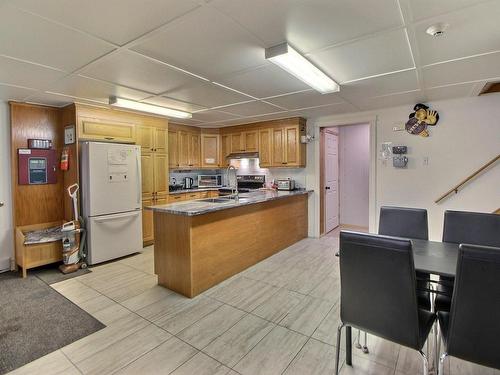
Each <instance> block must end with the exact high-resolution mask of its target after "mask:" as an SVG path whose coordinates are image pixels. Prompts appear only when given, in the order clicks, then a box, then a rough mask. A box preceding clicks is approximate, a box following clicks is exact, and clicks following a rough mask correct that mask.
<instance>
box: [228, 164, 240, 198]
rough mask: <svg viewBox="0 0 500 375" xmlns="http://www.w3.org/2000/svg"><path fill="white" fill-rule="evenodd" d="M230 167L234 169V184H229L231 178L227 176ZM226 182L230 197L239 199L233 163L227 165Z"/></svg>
mask: <svg viewBox="0 0 500 375" xmlns="http://www.w3.org/2000/svg"><path fill="white" fill-rule="evenodd" d="M231 169H232V170H234V179H235V185H234V186H231V179H230V176H229V173H230V171H231ZM227 184H228V185H229V187H230V188H231V198H234V199H236V200H239V199H240V195H239V193H238V178H237V177H236V168H235V167H234V165H229V166H228V167H227Z"/></svg>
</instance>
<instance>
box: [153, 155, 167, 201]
mask: <svg viewBox="0 0 500 375" xmlns="http://www.w3.org/2000/svg"><path fill="white" fill-rule="evenodd" d="M167 159H168V157H167V155H166V154H158V153H154V154H153V165H154V192H155V193H156V194H157V195H166V194H167V193H168V161H167Z"/></svg>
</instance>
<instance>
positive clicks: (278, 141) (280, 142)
mask: <svg viewBox="0 0 500 375" xmlns="http://www.w3.org/2000/svg"><path fill="white" fill-rule="evenodd" d="M284 144H285V142H284V131H283V129H273V137H272V149H271V150H272V152H271V155H272V156H271V157H272V164H271V165H272V166H273V167H275V166H279V167H281V166H284V165H286V163H285V152H284V149H283V146H284Z"/></svg>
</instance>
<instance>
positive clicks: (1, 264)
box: [0, 258, 10, 272]
mask: <svg viewBox="0 0 500 375" xmlns="http://www.w3.org/2000/svg"><path fill="white" fill-rule="evenodd" d="M7 271H10V258H3V259H0V272H7Z"/></svg>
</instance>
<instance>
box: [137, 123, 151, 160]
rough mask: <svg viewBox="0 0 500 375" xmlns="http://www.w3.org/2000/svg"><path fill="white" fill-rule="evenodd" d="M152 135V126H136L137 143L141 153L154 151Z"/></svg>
mask: <svg viewBox="0 0 500 375" xmlns="http://www.w3.org/2000/svg"><path fill="white" fill-rule="evenodd" d="M153 135H154V133H153V128H152V127H151V126H139V127H138V128H137V144H138V145H140V146H141V153H142V154H146V153H149V152H152V151H154V136H153Z"/></svg>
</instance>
